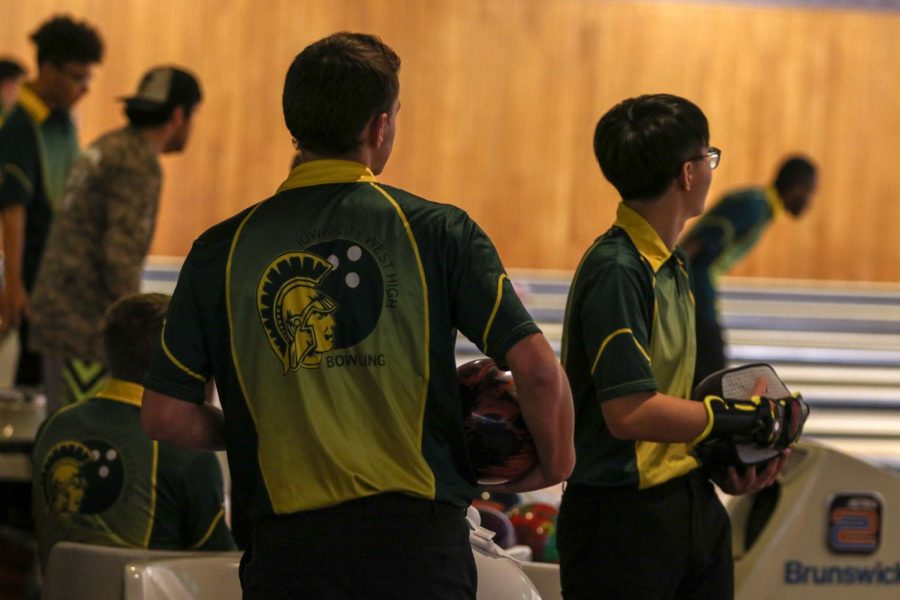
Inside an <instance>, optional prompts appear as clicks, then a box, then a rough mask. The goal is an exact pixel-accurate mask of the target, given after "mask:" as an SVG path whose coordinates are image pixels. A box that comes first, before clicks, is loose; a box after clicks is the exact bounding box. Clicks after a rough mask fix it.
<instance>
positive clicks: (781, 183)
mask: <svg viewBox="0 0 900 600" xmlns="http://www.w3.org/2000/svg"><path fill="white" fill-rule="evenodd" d="M815 177H816V166H815V165H814V164H813V163H812V161H810V160H809V159H807V158H805V157H803V156H791V157H789V158H787V159H786V160H785V161H784V162H783V163H782V164H781V167H780V168H779V169H778V175H776V176H775V189H776V190H778V193H779V194H782V195H783V194H784V193H785V192H787V191H788V190H790V189H791V188H792V187H794V186H795V185H801V184H807V183H810V182H812V180H813V179H815Z"/></svg>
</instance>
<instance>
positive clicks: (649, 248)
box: [615, 202, 672, 273]
mask: <svg viewBox="0 0 900 600" xmlns="http://www.w3.org/2000/svg"><path fill="white" fill-rule="evenodd" d="M615 225H616V227H620V228H622V229H624V230H625V233H627V234H628V237H630V238H631V242H632V243H633V244H634V245H635V247H636V248H637V249H638V252H640V253H641V256H643V257H644V258H645V259H647V262H648V263H650V267H651V268H652V269H653V272H654V273H656V272H658V271H659V269H660V268H661V267H662V266H663V264H664V263H665V262H666V261H667V260H669V257H670V256H672V251H671V250H669V249H668V248H667V247H666V244H665V243H664V242H663V241H662V238H661V237H659V234H658V233H656V230H655V229H653V227H651V225H650V223H648V222H647V221H645V220H644V217H642V216H641V215H639V214H638V213H637V211H635V210H634V209H633V208H631V207H630V206H628V205H627V204H625V203H624V202H620V203H619V207H618V208H617V209H616V223H615Z"/></svg>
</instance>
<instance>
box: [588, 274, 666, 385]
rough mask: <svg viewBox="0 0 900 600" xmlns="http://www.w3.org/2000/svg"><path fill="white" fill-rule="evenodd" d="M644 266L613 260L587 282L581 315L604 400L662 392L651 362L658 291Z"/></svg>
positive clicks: (591, 367)
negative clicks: (659, 390) (656, 291)
mask: <svg viewBox="0 0 900 600" xmlns="http://www.w3.org/2000/svg"><path fill="white" fill-rule="evenodd" d="M645 279H646V275H645V274H644V273H642V269H641V268H640V266H639V265H637V266H629V265H624V264H621V263H616V262H610V263H607V264H603V265H600V266H599V267H597V268H595V269H592V270H591V272H590V273H589V274H587V275H586V279H585V281H584V283H583V285H584V291H583V297H582V301H581V303H580V307H579V312H578V314H577V318H578V325H577V326H578V327H580V328H581V332H582V340H583V343H584V348H583V350H584V352H585V355H586V356H587V357H588V358H589V359H590V361H591V363H590V370H591V377H592V379H593V381H594V387H595V389H596V390H597V397H598V400H600V401H603V400H609V399H612V398H618V397H620V396H625V395H628V394H634V393H637V392H652V391H656V390H657V387H658V386H657V383H656V379H655V377H654V376H653V371H652V369H651V362H650V331H651V327H652V318H653V290H652V287H651V285H652V284H651V283H650V282H649V281H645Z"/></svg>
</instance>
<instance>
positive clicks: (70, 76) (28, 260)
mask: <svg viewBox="0 0 900 600" xmlns="http://www.w3.org/2000/svg"><path fill="white" fill-rule="evenodd" d="M31 40H32V41H33V42H34V43H35V45H36V46H37V65H38V71H37V76H36V77H35V78H34V79H33V80H32V81H28V82H26V83H24V84H23V85H22V88H21V91H20V93H19V100H18V102H17V103H16V105H15V107H14V108H13V109H12V112H10V113H9V114H8V115H7V117H6V120H5V121H4V123H3V127H2V128H0V174H2V177H0V222H2V235H3V274H4V278H3V288H2V290H0V334H2V333H5V332H6V331H10V330H13V329H17V330H18V333H19V347H20V355H19V360H18V364H17V367H16V376H15V383H16V384H17V385H22V386H38V385H40V384H41V383H43V378H42V376H41V359H40V355H38V354H37V353H33V352H29V351H28V343H27V340H28V323H29V320H28V319H29V313H30V299H29V295H30V293H31V289H32V286H33V285H34V279H35V276H36V275H37V270H38V265H39V264H40V261H41V256H42V255H43V252H44V243H45V242H46V239H47V233H48V232H49V231H50V222H51V220H52V218H53V211H54V207H55V206H56V204H57V201H58V200H59V197H60V195H61V194H62V189H63V184H64V183H65V178H66V175H67V174H68V172H69V168H70V167H71V166H72V163H73V162H74V161H75V157H76V156H77V154H78V136H77V132H76V130H75V125H74V123H73V122H72V115H71V112H70V111H71V110H72V107H74V106H75V104H76V103H77V102H78V101H79V100H80V99H81V98H83V97H84V95H85V94H86V93H87V91H88V86H89V84H90V81H91V76H92V74H93V67H94V65H95V64H97V63H99V62H100V60H101V59H102V58H103V42H102V41H101V39H100V36H99V35H98V33H97V31H96V30H95V29H94V28H93V27H92V26H91V25H89V24H87V23H85V22H79V21H74V20H73V19H72V18H70V17H67V16H58V17H54V18H52V19H50V20H49V21H47V22H45V23H44V24H42V25H41V26H40V27H39V28H38V29H37V31H35V32H34V33H33V34H32V35H31Z"/></svg>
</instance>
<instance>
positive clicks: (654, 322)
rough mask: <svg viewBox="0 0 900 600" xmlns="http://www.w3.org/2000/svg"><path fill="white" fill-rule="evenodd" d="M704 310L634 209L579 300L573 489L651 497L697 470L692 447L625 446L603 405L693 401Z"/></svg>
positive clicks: (570, 357) (575, 295)
mask: <svg viewBox="0 0 900 600" xmlns="http://www.w3.org/2000/svg"><path fill="white" fill-rule="evenodd" d="M693 332H694V305H693V299H692V296H691V291H690V286H689V277H688V273H687V271H686V270H685V268H684V260H683V258H682V257H681V255H680V253H679V252H676V253H674V254H673V253H671V252H669V250H668V249H667V248H666V247H665V245H664V244H663V242H662V240H660V239H659V236H658V235H657V234H656V232H655V231H654V230H653V229H652V228H651V227H650V225H649V224H648V223H646V221H644V220H643V219H642V218H641V217H640V216H639V215H638V214H637V213H636V212H634V211H633V210H632V209H630V208H629V207H628V206H627V205H625V204H624V203H623V204H620V205H619V208H618V215H617V219H616V223H615V225H614V226H613V227H612V228H611V229H610V230H609V231H608V232H607V233H606V234H604V235H603V236H602V237H601V238H599V239H598V240H597V241H596V242H595V243H594V244H593V245H592V246H591V247H590V248H589V249H588V251H587V252H586V254H585V256H584V258H583V259H582V261H581V264H580V265H579V267H578V269H577V271H576V273H575V277H574V280H573V284H572V288H571V290H570V292H569V299H568V303H567V307H566V317H565V324H564V329H563V344H562V362H563V366H564V367H565V369H566V372H567V374H568V376H569V381H570V383H571V385H572V390H573V399H574V401H575V412H576V418H575V445H576V459H577V460H576V465H575V470H574V472H573V474H572V476H571V477H570V481H574V482H577V483H584V484H587V485H597V486H634V487H641V488H644V487H650V486H653V485H657V484H660V483H663V482H665V481H668V480H669V479H672V478H674V477H677V476H679V475H682V474H684V473H687V472H688V471H690V470H692V469H694V468H696V466H697V463H696V461H695V460H694V459H693V458H692V457H690V456H689V455H688V453H687V445H686V444H661V443H655V442H642V441H629V440H617V439H615V438H614V437H613V436H612V435H611V434H610V432H609V430H608V428H607V426H606V423H605V422H604V420H603V413H602V410H601V406H600V404H601V403H602V402H604V401H607V400H610V399H614V398H619V397H622V396H626V395H629V394H633V393H638V392H654V391H659V392H661V393H664V394H669V395H673V396H676V397H680V398H688V397H690V391H691V390H690V385H691V380H692V378H693V372H694V360H695V356H696V347H695V340H694V333H693Z"/></svg>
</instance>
